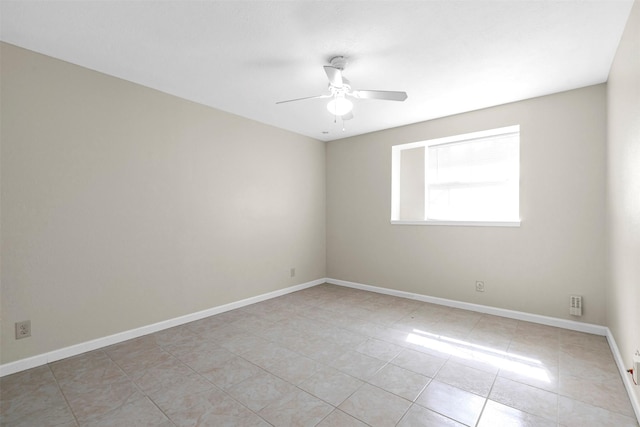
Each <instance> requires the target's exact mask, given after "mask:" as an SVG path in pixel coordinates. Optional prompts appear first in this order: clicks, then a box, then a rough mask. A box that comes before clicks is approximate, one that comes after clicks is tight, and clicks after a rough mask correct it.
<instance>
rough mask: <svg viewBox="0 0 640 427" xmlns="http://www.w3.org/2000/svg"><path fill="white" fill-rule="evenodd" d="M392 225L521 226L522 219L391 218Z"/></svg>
mask: <svg viewBox="0 0 640 427" xmlns="http://www.w3.org/2000/svg"><path fill="white" fill-rule="evenodd" d="M391 225H457V226H463V227H520V221H438V220H425V221H403V220H391Z"/></svg>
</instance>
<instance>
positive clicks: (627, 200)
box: [607, 1, 640, 406]
mask: <svg viewBox="0 0 640 427" xmlns="http://www.w3.org/2000/svg"><path fill="white" fill-rule="evenodd" d="M607 101H608V149H607V158H608V200H607V207H608V214H609V215H608V226H609V236H610V238H609V253H610V262H609V264H610V276H609V278H608V288H607V290H608V292H607V301H608V306H607V326H609V328H610V329H611V331H612V333H613V336H614V338H615V340H616V344H617V345H618V348H619V349H620V354H621V355H622V359H623V360H624V362H625V364H626V366H627V367H631V363H632V356H633V353H634V352H635V351H636V350H638V349H640V2H638V1H636V2H635V3H634V6H633V9H632V10H631V15H630V16H629V20H628V22H627V27H626V29H625V32H624V35H623V37H622V40H621V42H620V45H619V47H618V52H617V54H616V57H615V59H614V62H613V66H612V68H611V72H610V74H609V82H608V97H607ZM634 392H635V398H636V401H637V402H638V405H639V406H640V387H634Z"/></svg>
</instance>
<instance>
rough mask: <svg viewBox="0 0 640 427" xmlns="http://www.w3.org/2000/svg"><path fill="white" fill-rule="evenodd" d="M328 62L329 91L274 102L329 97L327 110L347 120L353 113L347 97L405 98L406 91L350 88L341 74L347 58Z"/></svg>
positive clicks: (396, 99)
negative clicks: (322, 93)
mask: <svg viewBox="0 0 640 427" xmlns="http://www.w3.org/2000/svg"><path fill="white" fill-rule="evenodd" d="M329 62H330V63H331V65H325V66H324V72H325V73H326V74H327V78H328V79H329V93H327V94H324V95H316V96H307V97H305V98H296V99H289V100H286V101H279V102H276V104H284V103H287V102H295V101H304V100H307V99H316V98H331V101H329V103H328V104H327V109H328V110H329V112H330V113H331V114H333V115H334V117H341V118H342V120H349V119H352V118H353V113H352V112H351V110H352V109H353V103H352V102H351V101H350V100H349V99H348V97H353V98H358V99H381V100H384V101H404V100H405V99H407V93H406V92H394V91H386V90H354V89H352V88H351V84H350V82H349V80H347V79H346V78H345V77H344V76H343V75H342V72H343V71H344V68H345V66H346V65H347V59H346V58H345V57H344V56H336V57H334V58H332V59H331V61H329Z"/></svg>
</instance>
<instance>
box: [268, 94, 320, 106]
mask: <svg viewBox="0 0 640 427" xmlns="http://www.w3.org/2000/svg"><path fill="white" fill-rule="evenodd" d="M330 97H331V95H316V96H307V97H305V98H296V99H287V100H286V101H278V102H276V104H284V103H287V102H295V101H304V100H305V99H316V98H330Z"/></svg>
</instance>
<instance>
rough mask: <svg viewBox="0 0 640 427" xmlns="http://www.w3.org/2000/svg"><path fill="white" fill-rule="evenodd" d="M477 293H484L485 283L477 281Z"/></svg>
mask: <svg viewBox="0 0 640 427" xmlns="http://www.w3.org/2000/svg"><path fill="white" fill-rule="evenodd" d="M476 292H484V282H482V281H480V280H476Z"/></svg>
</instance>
